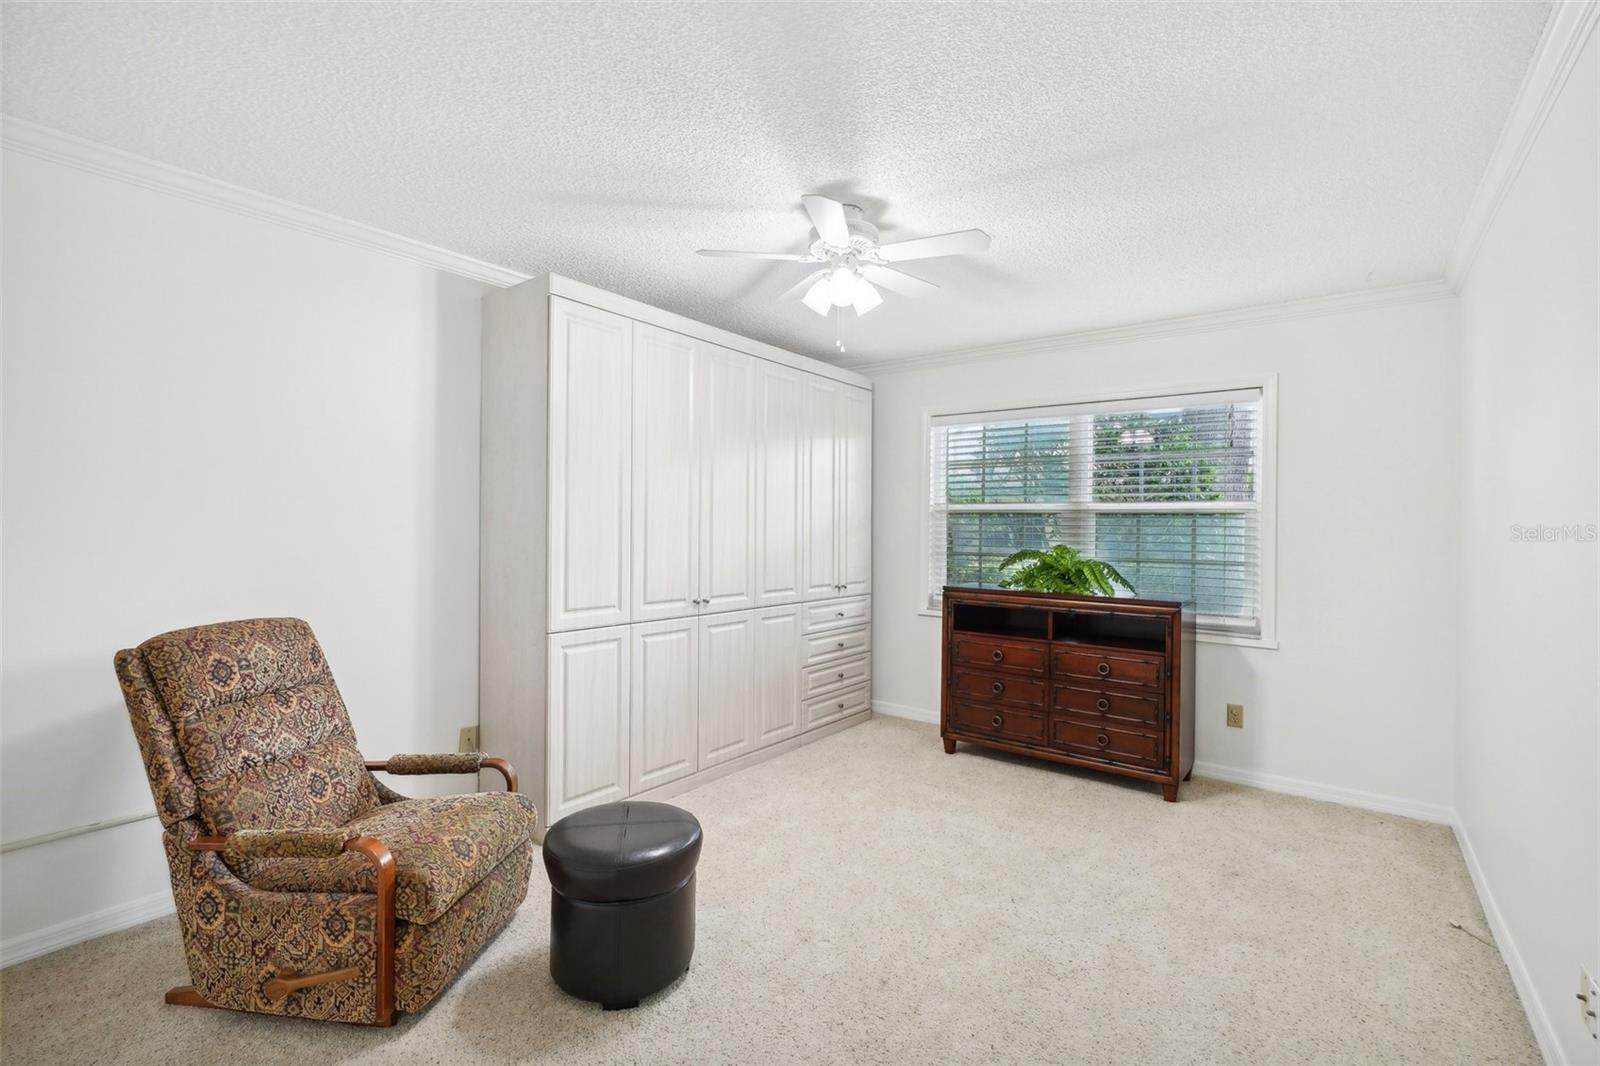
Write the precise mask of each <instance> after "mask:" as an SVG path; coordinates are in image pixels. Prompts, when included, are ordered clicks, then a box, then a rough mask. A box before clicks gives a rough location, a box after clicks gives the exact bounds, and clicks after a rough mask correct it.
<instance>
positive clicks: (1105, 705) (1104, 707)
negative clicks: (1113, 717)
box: [1094, 696, 1111, 711]
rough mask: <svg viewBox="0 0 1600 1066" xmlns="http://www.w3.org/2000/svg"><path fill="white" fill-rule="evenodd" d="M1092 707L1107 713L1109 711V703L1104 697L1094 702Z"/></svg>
mask: <svg viewBox="0 0 1600 1066" xmlns="http://www.w3.org/2000/svg"><path fill="white" fill-rule="evenodd" d="M1094 705H1095V709H1096V710H1101V711H1109V710H1110V709H1111V701H1110V700H1108V699H1106V698H1105V697H1104V696H1101V697H1100V698H1099V699H1097V700H1095V701H1094Z"/></svg>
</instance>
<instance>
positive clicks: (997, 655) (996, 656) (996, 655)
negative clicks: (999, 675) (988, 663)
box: [989, 648, 1006, 662]
mask: <svg viewBox="0 0 1600 1066" xmlns="http://www.w3.org/2000/svg"><path fill="white" fill-rule="evenodd" d="M1005 657H1006V653H1005V652H1003V651H1001V650H1000V649H999V648H996V649H995V650H994V654H993V655H991V656H989V658H991V659H993V660H994V661H995V662H1001V661H1002V660H1004V659H1005Z"/></svg>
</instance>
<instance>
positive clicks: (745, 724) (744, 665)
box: [700, 611, 755, 770]
mask: <svg viewBox="0 0 1600 1066" xmlns="http://www.w3.org/2000/svg"><path fill="white" fill-rule="evenodd" d="M754 636H755V618H754V615H753V614H752V613H751V612H749V611H746V612H743V613H740V614H724V615H715V616H713V617H710V618H702V619H701V620H700V768H701V769H702V770H703V769H705V768H706V767H708V766H715V765H716V764H717V763H719V762H726V761H727V760H729V759H736V758H738V757H739V756H741V755H744V754H745V753H747V752H750V751H754V750H755V743H754V723H755V714H754V712H753V700H752V697H753V695H754V693H753V688H754V685H753V684H752V681H753V678H754V674H755V671H754V668H753V661H754V650H755V648H754V644H755V641H754Z"/></svg>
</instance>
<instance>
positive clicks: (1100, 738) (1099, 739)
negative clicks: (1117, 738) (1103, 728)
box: [1094, 733, 1111, 748]
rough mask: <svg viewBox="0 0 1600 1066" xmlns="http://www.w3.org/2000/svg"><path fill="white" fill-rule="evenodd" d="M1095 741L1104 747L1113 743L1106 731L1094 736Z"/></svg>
mask: <svg viewBox="0 0 1600 1066" xmlns="http://www.w3.org/2000/svg"><path fill="white" fill-rule="evenodd" d="M1094 742H1095V743H1096V744H1098V745H1100V746H1101V747H1102V748H1103V747H1105V746H1106V745H1107V744H1109V743H1111V738H1110V737H1108V736H1106V735H1105V734H1104V733H1101V734H1100V735H1099V736H1097V737H1095V738H1094Z"/></svg>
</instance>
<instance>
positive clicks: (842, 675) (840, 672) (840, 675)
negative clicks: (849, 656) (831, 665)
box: [839, 670, 844, 679]
mask: <svg viewBox="0 0 1600 1066" xmlns="http://www.w3.org/2000/svg"><path fill="white" fill-rule="evenodd" d="M839 677H840V678H841V679H843V677H844V671H843V670H840V671H839Z"/></svg>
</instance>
